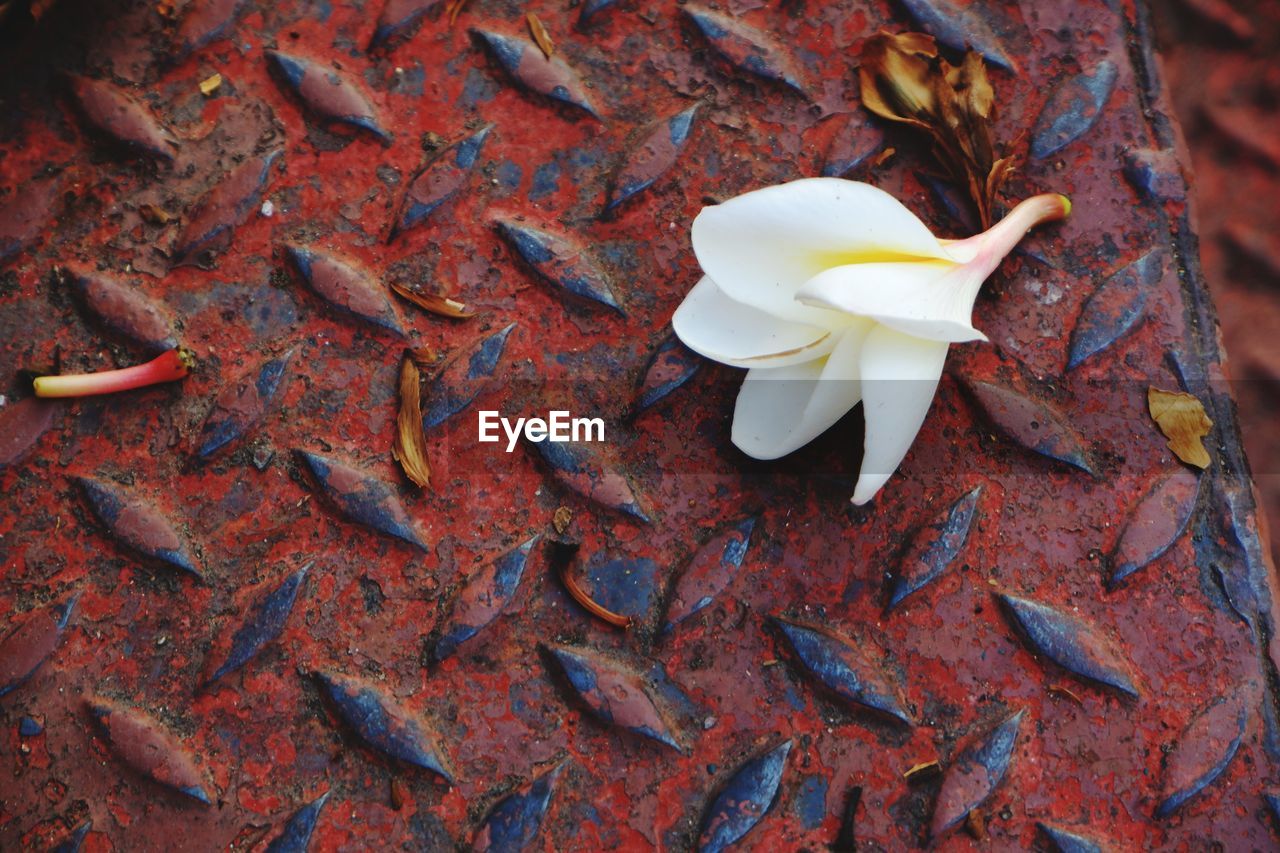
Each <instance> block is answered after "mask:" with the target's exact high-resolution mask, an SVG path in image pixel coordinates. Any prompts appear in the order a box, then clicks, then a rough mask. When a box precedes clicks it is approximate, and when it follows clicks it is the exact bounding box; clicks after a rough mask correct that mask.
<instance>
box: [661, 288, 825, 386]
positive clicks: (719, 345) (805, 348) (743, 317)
mask: <svg viewBox="0 0 1280 853" xmlns="http://www.w3.org/2000/svg"><path fill="white" fill-rule="evenodd" d="M671 326H672V328H674V329H675V332H676V335H677V336H678V337H679V338H680V340H681V341H682V342H683V343H684V345H685V346H687V347H688V348H689V349H691V350H693V351H694V352H696V353H698V354H699V355H702V356H706V357H707V358H709V359H712V360H714V361H718V362H721V363H722V364H730V365H733V366H734V367H786V366H788V365H792V364H801V363H803V362H806V361H813V360H814V359H816V358H821V357H822V356H824V355H826V354H827V353H829V352H831V350H832V349H833V348H834V347H835V345H836V339H837V336H836V335H834V334H832V333H831V332H829V331H828V330H826V329H823V328H819V327H818V326H810V325H806V324H803V323H792V322H789V321H787V320H780V319H778V318H777V317H774V316H771V315H769V314H766V313H765V312H763V311H761V310H759V309H758V308H752V307H751V306H750V305H743V304H742V303H741V302H736V301H734V300H733V299H730V298H729V297H728V296H725V294H724V292H723V291H722V290H720V288H719V287H717V286H716V283H715V282H714V281H712V280H711V279H710V278H709V277H707V276H703V278H702V280H701V281H699V282H698V283H697V284H695V285H694V286H693V290H691V291H689V295H688V296H686V297H685V299H684V302H681V303H680V307H679V308H677V309H676V313H675V315H674V316H672V318H671Z"/></svg>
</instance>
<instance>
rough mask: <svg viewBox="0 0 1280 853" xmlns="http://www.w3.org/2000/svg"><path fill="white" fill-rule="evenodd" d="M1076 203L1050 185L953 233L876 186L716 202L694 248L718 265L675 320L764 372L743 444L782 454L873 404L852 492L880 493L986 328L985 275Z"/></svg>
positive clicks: (843, 184) (691, 334)
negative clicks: (968, 231) (955, 363)
mask: <svg viewBox="0 0 1280 853" xmlns="http://www.w3.org/2000/svg"><path fill="white" fill-rule="evenodd" d="M1070 211H1071V202H1069V201H1068V200H1067V199H1066V198H1065V197H1064V196H1060V195H1056V194H1045V195H1038V196H1035V197H1033V198H1030V199H1027V200H1026V201H1024V202H1022V203H1021V204H1019V205H1018V206H1017V207H1015V208H1014V209H1013V210H1012V211H1011V212H1010V213H1009V215H1008V216H1006V217H1005V218H1004V219H1003V220H1001V221H1000V222H999V223H997V224H996V225H995V226H993V227H992V228H991V229H989V230H988V231H985V232H983V233H982V234H978V235H977V236H974V237H970V238H968V239H966V240H958V241H948V240H939V239H938V238H937V237H934V236H933V234H931V233H930V232H929V229H928V228H927V227H925V225H924V223H922V222H921V221H920V220H919V219H918V218H917V217H916V216H915V215H914V214H913V213H911V211H909V210H907V208H906V207H904V206H903V205H902V204H901V202H899V201H898V200H897V199H895V198H894V197H893V196H891V195H889V194H888V193H886V192H884V191H882V190H879V189H877V188H875V187H873V186H871V185H869V184H864V183H859V182H856V181H845V180H840V179H838V178H809V179H805V180H799V181H793V182H791V183H788V184H781V185H779V186H774V187H768V188H766V189H762V190H756V191H754V192H749V193H746V194H745V195H740V196H738V197H737V198H733V199H730V200H729V201H726V202H724V203H723V204H719V205H716V206H714V207H707V208H704V209H703V211H702V212H701V213H700V214H698V217H697V218H696V219H695V220H694V222H693V235H692V236H693V251H694V253H695V254H696V255H697V257H698V263H699V264H701V266H702V270H703V272H704V273H705V274H706V275H705V276H704V277H703V278H702V280H701V281H699V282H698V283H697V285H695V286H694V288H693V290H692V291H691V292H690V293H689V295H688V296H687V297H685V300H684V302H683V303H681V305H680V307H679V308H677V309H676V313H675V316H674V317H673V318H672V320H671V322H672V325H673V326H674V327H675V331H676V334H677V335H679V337H680V340H682V341H683V342H684V343H685V345H686V346H688V347H689V348H690V349H692V350H694V351H695V352H697V353H700V354H701V355H704V356H706V357H707V358H710V359H714V360H715V361H719V362H723V363H724V364H729V365H733V366H735V367H746V368H749V370H748V372H747V377H746V381H745V382H744V383H743V385H742V390H741V391H740V392H739V393H738V402H737V405H736V407H735V408H734V413H733V430H732V438H733V443H734V444H736V445H737V446H738V447H739V448H740V449H741V450H742V451H743V452H744V453H746V454H747V455H748V456H752V457H754V458H756V459H777V458H778V457H780V456H784V455H786V454H788V453H790V452H792V451H793V450H796V449H797V448H800V447H802V446H804V445H805V444H808V443H809V442H810V441H812V440H813V439H815V438H817V437H818V436H819V435H820V434H821V433H822V432H824V431H825V430H826V429H827V428H828V427H830V426H831V425H832V424H834V423H835V422H836V421H838V420H839V419H840V418H841V417H842V416H843V415H844V414H845V413H846V412H848V411H849V410H850V409H852V408H853V407H854V406H855V405H857V404H858V402H861V403H862V404H863V412H864V415H865V419H866V439H865V444H864V453H863V457H862V470H861V472H860V473H859V475H858V483H857V485H856V486H855V487H854V493H853V502H854V503H856V504H863V503H866V502H867V501H869V500H871V498H873V497H874V496H875V494H876V493H877V492H878V491H880V488H881V486H883V485H884V484H885V481H887V480H888V479H889V477H891V476H892V475H893V472H894V471H896V470H897V468H898V465H899V464H900V463H901V462H902V459H903V457H904V456H905V455H906V453H907V450H908V448H910V447H911V443H912V442H913V441H914V440H915V437H916V433H917V432H919V430H920V425H921V424H922V423H923V422H924V418H925V415H926V413H927V412H928V411H929V405H930V403H931V402H932V400H933V395H934V391H935V390H936V389H937V387H938V380H939V379H940V378H941V376H942V365H943V362H944V361H945V360H946V357H947V348H948V346H950V345H951V344H952V343H960V342H962V341H985V340H986V339H987V338H986V336H985V335H984V334H982V332H979V331H978V330H977V329H975V328H974V327H973V324H972V314H973V303H974V300H975V299H976V298H977V296H978V290H979V289H980V288H981V287H982V283H983V282H984V281H985V280H986V279H987V277H988V276H989V275H991V273H993V272H994V271H995V269H996V267H998V266H999V265H1000V262H1001V261H1002V260H1003V259H1004V257H1005V256H1006V255H1007V254H1009V252H1010V251H1012V250H1013V247H1014V246H1016V245H1017V244H1018V241H1019V240H1021V239H1022V237H1023V235H1025V234H1026V233H1027V231H1028V230H1030V229H1031V228H1032V227H1033V226H1035V225H1037V224H1039V223H1041V222H1046V221H1050V220H1054V219H1061V218H1063V217H1065V216H1066V215H1067V214H1068V213H1070Z"/></svg>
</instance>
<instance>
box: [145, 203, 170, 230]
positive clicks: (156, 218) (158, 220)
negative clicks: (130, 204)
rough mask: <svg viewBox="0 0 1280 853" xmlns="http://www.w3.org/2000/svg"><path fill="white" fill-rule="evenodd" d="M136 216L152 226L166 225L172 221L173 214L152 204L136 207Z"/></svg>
mask: <svg viewBox="0 0 1280 853" xmlns="http://www.w3.org/2000/svg"><path fill="white" fill-rule="evenodd" d="M138 215H139V216H141V217H142V218H143V219H145V220H146V221H147V222H149V223H151V224H152V225H168V224H169V223H170V222H171V221H172V220H173V214H171V213H169V211H167V210H165V209H164V208H163V207H157V206H156V205H154V204H140V205H138Z"/></svg>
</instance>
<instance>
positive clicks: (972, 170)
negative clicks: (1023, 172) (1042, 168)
mask: <svg viewBox="0 0 1280 853" xmlns="http://www.w3.org/2000/svg"><path fill="white" fill-rule="evenodd" d="M858 78H859V81H860V84H861V89H862V104H863V106H865V107H866V108H867V109H868V110H870V111H871V112H873V113H875V114H876V115H878V116H880V117H881V118H885V119H888V120H889V121H895V122H898V123H900V124H906V125H908V126H910V127H914V128H916V129H917V130H920V131H922V132H924V133H926V134H928V136H929V138H930V140H931V141H932V143H933V145H932V148H933V155H934V157H936V158H937V160H938V162H939V163H940V164H941V165H942V167H943V169H944V170H945V171H946V173H947V177H948V178H950V179H951V180H952V181H954V182H955V183H957V184H959V185H960V186H962V187H964V188H965V190H966V192H968V194H969V197H970V198H971V199H972V200H973V204H974V207H975V208H976V209H977V211H978V218H979V219H980V220H981V222H982V227H983V228H990V227H991V225H992V222H993V220H994V213H995V206H996V195H997V193H998V192H999V190H1000V187H1001V185H1002V184H1003V183H1004V182H1005V180H1006V179H1007V178H1008V176H1009V174H1010V173H1011V172H1012V171H1013V168H1014V161H1013V159H1012V158H1011V157H1007V156H1001V157H997V156H996V151H995V146H994V144H993V142H992V137H991V126H992V124H993V122H994V121H995V117H996V98H995V90H994V89H993V88H992V86H991V81H990V80H989V79H988V78H987V67H986V64H985V63H984V62H983V60H982V56H981V55H979V54H977V53H974V52H973V51H969V52H967V53H966V54H965V57H964V59H963V60H962V61H961V63H960V65H958V66H953V65H951V63H949V62H947V61H946V60H945V59H943V58H942V57H940V56H939V55H938V48H937V45H936V44H935V42H934V40H933V38H932V37H931V36H927V35H925V34H923V33H890V32H886V31H884V30H881V31H880V32H879V33H877V34H876V35H874V36H872V37H871V38H870V39H868V40H867V43H866V45H865V46H864V47H863V50H862V61H861V65H860V66H859V68H858Z"/></svg>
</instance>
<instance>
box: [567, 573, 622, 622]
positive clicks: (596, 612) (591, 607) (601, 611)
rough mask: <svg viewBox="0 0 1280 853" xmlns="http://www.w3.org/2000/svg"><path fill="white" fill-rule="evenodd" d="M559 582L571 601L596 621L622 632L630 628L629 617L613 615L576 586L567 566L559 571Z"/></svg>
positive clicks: (619, 614) (576, 583)
mask: <svg viewBox="0 0 1280 853" xmlns="http://www.w3.org/2000/svg"><path fill="white" fill-rule="evenodd" d="M560 582H561V583H562V584H564V588H565V590H566V591H568V593H569V595H570V596H571V597H572V598H573V600H574V601H576V602H578V604H580V605H582V609H583V610H585V611H587V612H588V613H590V614H591V615H592V616H594V617H596V618H597V619H602V620H604V621H605V622H608V623H609V624H610V625H612V626H613V627H615V628H621V629H622V630H624V631H625V630H627V629H628V628H630V627H631V617H630V616H623V615H622V614H621V613H614V612H613V611H612V610H610V609H609V608H607V607H605V606H604V605H603V604H601V603H600V602H598V601H596V600H595V599H594V598H592V597H591V596H590V595H588V594H587V591H586V590H585V589H583V588H582V587H580V586H578V582H577V581H576V580H574V577H573V575H572V574H571V573H570V571H569V567H568V566H565V567H564V569H563V570H561V572H560Z"/></svg>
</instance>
